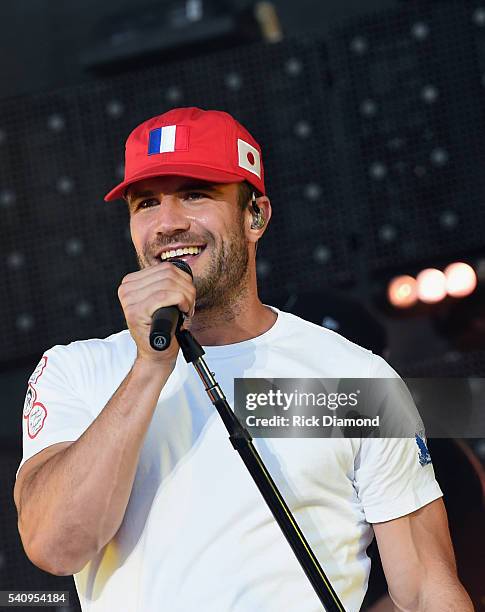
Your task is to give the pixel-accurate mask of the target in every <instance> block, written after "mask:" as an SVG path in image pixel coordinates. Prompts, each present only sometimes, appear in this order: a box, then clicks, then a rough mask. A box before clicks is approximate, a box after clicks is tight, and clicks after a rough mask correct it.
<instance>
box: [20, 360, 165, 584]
mask: <svg viewBox="0 0 485 612" xmlns="http://www.w3.org/2000/svg"><path fill="white" fill-rule="evenodd" d="M170 372H171V368H170V369H169V368H168V367H163V368H162V367H160V366H158V365H152V364H150V363H146V362H143V361H138V360H137V361H135V363H134V365H133V368H132V369H131V370H130V372H129V373H128V375H127V376H126V378H125V379H124V380H123V382H122V383H121V385H120V386H119V388H118V389H117V391H116V392H115V393H114V395H113V396H112V398H111V399H110V400H109V402H108V403H107V404H106V406H105V407H104V408H103V410H102V411H101V412H100V414H99V415H98V417H97V418H96V419H95V420H94V421H93V423H92V424H91V425H90V426H89V427H88V429H87V430H86V431H85V432H84V433H83V435H82V436H81V437H80V438H79V439H78V440H77V441H76V442H74V443H73V444H72V445H71V446H69V447H68V448H66V449H65V450H63V451H61V452H59V453H58V454H57V455H55V456H54V457H52V458H51V459H50V460H48V461H47V463H45V464H44V465H43V466H42V467H41V468H40V469H39V470H38V471H37V472H36V473H35V474H34V475H33V476H32V477H31V479H30V481H29V482H26V483H25V486H24V489H23V492H22V498H21V500H20V507H19V531H20V534H21V537H22V541H23V544H24V547H25V550H26V552H27V554H28V555H29V557H30V558H31V560H32V561H33V562H34V563H36V564H37V565H39V566H40V567H42V569H45V570H46V571H50V572H51V573H55V574H72V573H75V572H77V571H79V570H80V569H81V568H82V567H84V565H85V564H86V563H87V562H88V561H89V560H90V559H91V558H92V557H93V556H94V554H96V552H98V551H99V550H100V549H101V548H102V547H103V546H104V545H105V544H106V543H107V542H108V541H109V540H111V538H112V537H113V536H114V535H115V533H116V532H117V530H118V529H119V526H120V524H121V522H122V520H123V516H124V513H125V510H126V506H127V504H128V500H129V497H130V493H131V489H132V486H133V481H134V478H135V474H136V468H137V465H138V459H139V454H140V450H141V447H142V444H143V440H144V438H145V434H146V431H147V429H148V427H149V425H150V422H151V419H152V416H153V412H154V410H155V407H156V404H157V400H158V397H159V395H160V391H161V389H162V388H163V386H164V384H165V382H166V381H167V379H168V377H169V375H170Z"/></svg>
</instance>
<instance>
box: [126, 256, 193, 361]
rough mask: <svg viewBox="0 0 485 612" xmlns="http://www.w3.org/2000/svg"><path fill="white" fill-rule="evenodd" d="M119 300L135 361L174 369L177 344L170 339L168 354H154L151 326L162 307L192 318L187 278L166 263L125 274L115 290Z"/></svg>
mask: <svg viewBox="0 0 485 612" xmlns="http://www.w3.org/2000/svg"><path fill="white" fill-rule="evenodd" d="M118 297H119V299H120V302H121V306H122V308H123V312H124V314H125V318H126V323H127V325H128V329H129V330H130V333H131V335H132V337H133V340H134V341H135V343H136V346H137V350H138V354H137V359H139V360H144V361H149V362H154V363H158V364H164V365H166V364H171V365H175V361H176V359H177V354H178V351H179V345H178V342H177V340H176V339H175V338H173V339H172V342H171V343H170V346H169V348H168V349H167V350H165V351H155V350H154V349H152V347H151V346H150V341H149V335H150V326H151V323H152V315H153V313H154V312H155V311H156V310H157V309H158V308H162V307H163V306H177V307H178V308H179V310H180V311H181V312H183V313H186V314H188V315H189V316H193V314H194V309H195V287H194V284H193V282H192V279H191V278H190V276H189V274H187V272H184V271H183V270H180V269H179V268H177V266H174V265H173V264H171V263H168V262H167V263H161V264H159V265H156V266H150V267H149V268H144V269H143V270H139V271H137V272H132V273H131V274H127V275H126V276H125V277H124V278H123V280H122V281H121V285H120V286H119V288H118Z"/></svg>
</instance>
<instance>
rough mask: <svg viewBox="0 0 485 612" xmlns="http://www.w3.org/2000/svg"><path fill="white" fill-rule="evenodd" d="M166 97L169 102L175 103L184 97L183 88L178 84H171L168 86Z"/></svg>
mask: <svg viewBox="0 0 485 612" xmlns="http://www.w3.org/2000/svg"><path fill="white" fill-rule="evenodd" d="M165 98H166V99H167V100H168V102H172V103H173V104H175V103H176V102H179V100H181V99H182V90H181V89H180V87H177V86H176V85H171V86H170V87H167V89H166V91H165Z"/></svg>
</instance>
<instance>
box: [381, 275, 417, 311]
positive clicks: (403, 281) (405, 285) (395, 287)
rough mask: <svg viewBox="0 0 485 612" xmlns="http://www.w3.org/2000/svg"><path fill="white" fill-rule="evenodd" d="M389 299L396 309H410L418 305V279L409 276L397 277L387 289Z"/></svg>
mask: <svg viewBox="0 0 485 612" xmlns="http://www.w3.org/2000/svg"><path fill="white" fill-rule="evenodd" d="M387 297H388V299H389V301H390V302H391V304H392V305H393V306H396V308H409V307H411V306H413V305H414V304H416V302H417V300H418V294H417V289H416V279H415V278H413V277H412V276H409V275H407V274H403V275H402V276H396V277H395V278H393V279H392V280H391V282H390V283H389V285H388V287H387Z"/></svg>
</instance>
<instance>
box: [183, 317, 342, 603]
mask: <svg viewBox="0 0 485 612" xmlns="http://www.w3.org/2000/svg"><path fill="white" fill-rule="evenodd" d="M175 336H176V338H177V340H178V343H179V345H180V348H181V349H182V353H183V355H184V358H185V361H186V362H187V363H192V364H193V366H194V368H195V369H196V370H197V374H198V375H199V376H200V379H201V380H202V382H203V383H204V387H205V390H206V392H207V394H208V396H209V398H210V399H211V401H212V403H213V404H214V406H215V407H216V409H217V412H218V413H219V415H220V417H221V419H222V420H223V422H224V425H225V426H226V429H227V431H228V433H229V440H230V441H231V444H232V446H233V447H234V449H235V450H236V451H237V452H238V453H239V455H240V456H241V459H242V460H243V461H244V464H245V466H246V467H247V469H248V471H249V473H250V474H251V476H252V478H253V480H254V482H255V483H256V485H257V487H258V489H259V490H260V492H261V494H262V496H263V497H264V499H265V501H266V503H267V505H268V506H269V509H270V510H271V512H272V514H273V516H274V518H275V519H276V521H277V523H278V525H279V526H280V528H281V530H282V532H283V533H284V535H285V537H286V539H287V540H288V543H289V545H290V546H291V548H292V549H293V552H294V553H295V555H296V558H297V559H298V561H299V562H300V565H301V566H302V568H303V570H304V571H305V574H306V575H307V578H308V579H309V580H310V582H311V584H312V586H313V588H314V590H315V592H316V594H317V595H318V598H319V599H320V601H321V602H322V604H323V605H324V606H325V610H326V612H345V608H344V607H343V605H342V603H341V602H340V600H339V598H338V596H337V594H336V593H335V591H334V590H333V587H332V585H331V584H330V581H329V580H328V578H327V577H326V575H325V573H324V571H323V569H322V568H321V567H320V564H319V563H318V559H317V558H316V557H315V555H314V553H313V551H312V549H311V548H310V545H309V544H308V542H307V541H306V539H305V536H304V535H303V533H302V532H301V530H300V528H299V527H298V524H297V523H296V521H295V519H294V517H293V515H292V513H291V511H290V509H289V508H288V506H287V505H286V502H285V500H284V499H283V497H282V496H281V494H280V492H279V491H278V488H277V486H276V484H275V483H274V481H273V479H272V478H271V476H270V474H269V472H268V470H267V469H266V466H265V465H264V463H263V461H262V459H261V457H260V456H259V454H258V452H257V450H256V449H255V448H254V446H253V444H252V438H251V436H250V434H249V432H248V431H247V430H246V429H245V428H244V427H243V425H241V423H240V421H239V420H238V418H237V417H236V415H235V414H234V412H233V411H232V409H231V407H230V406H229V404H228V402H227V400H226V397H225V395H224V393H223V392H222V390H221V388H220V387H219V384H218V383H217V381H216V379H215V378H214V373H213V372H211V371H210V370H209V368H208V367H207V364H206V363H205V361H204V359H203V358H202V355H204V349H203V348H202V347H201V346H200V344H199V343H198V342H197V340H196V339H195V338H194V337H193V336H192V334H191V333H190V332H189V331H188V330H186V329H184V330H180V325H178V326H177V329H176V332H175Z"/></svg>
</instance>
